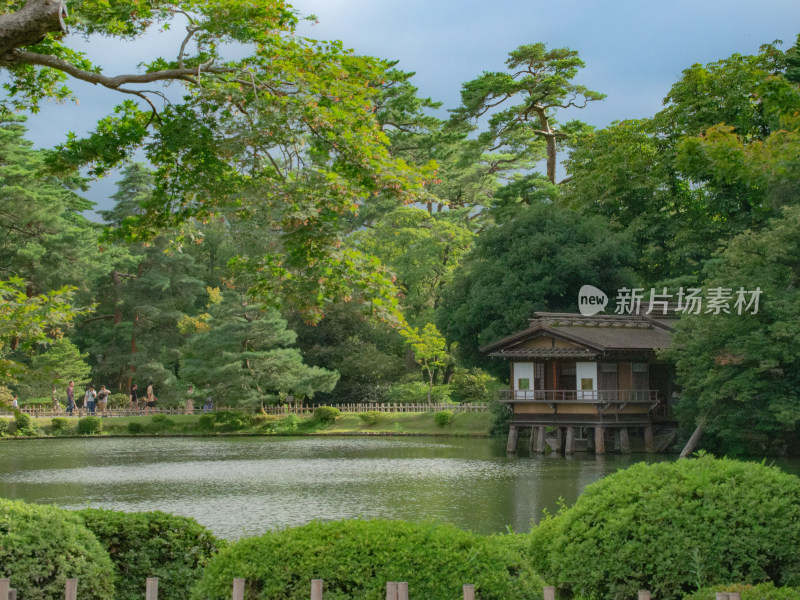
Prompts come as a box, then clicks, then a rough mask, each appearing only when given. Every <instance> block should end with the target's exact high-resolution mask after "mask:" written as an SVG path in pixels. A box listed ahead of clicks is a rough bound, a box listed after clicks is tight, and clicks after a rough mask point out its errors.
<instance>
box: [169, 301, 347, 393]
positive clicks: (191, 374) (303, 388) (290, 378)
mask: <svg viewBox="0 0 800 600" xmlns="http://www.w3.org/2000/svg"><path fill="white" fill-rule="evenodd" d="M211 298H212V300H211V302H210V305H209V307H208V313H207V316H204V318H203V319H201V320H200V321H194V322H192V321H189V320H185V321H184V322H183V332H184V333H185V334H187V335H189V336H190V337H189V340H188V342H187V344H186V347H185V350H184V356H183V359H182V368H181V377H182V378H183V379H184V380H185V381H186V382H187V383H192V384H194V385H195V386H197V387H198V388H200V390H201V393H203V394H206V393H210V394H212V395H213V397H214V398H215V399H217V400H218V401H224V402H225V403H228V404H233V405H242V406H258V405H259V404H264V403H267V402H270V401H276V400H277V399H278V398H279V397H282V396H285V395H292V396H294V397H295V398H297V399H298V400H302V399H304V398H313V397H314V394H315V393H317V392H330V391H331V390H332V389H333V388H334V386H335V385H336V382H337V381H338V379H339V374H338V373H336V372H334V371H328V370H325V369H322V368H319V367H314V366H308V365H306V364H304V362H303V357H302V355H301V354H300V351H299V350H298V349H297V348H291V347H290V346H292V344H294V341H295V339H296V337H297V336H296V334H295V333H294V332H293V331H290V330H289V329H287V327H286V321H285V320H284V319H282V318H281V316H280V315H279V314H278V313H277V312H276V311H274V310H267V311H265V310H262V309H261V308H259V307H258V306H257V305H254V304H252V303H250V302H248V301H247V299H246V298H245V297H243V296H242V295H241V294H239V293H237V292H225V293H224V294H219V293H218V291H214V290H211Z"/></svg>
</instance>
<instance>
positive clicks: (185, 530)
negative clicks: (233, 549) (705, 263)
mask: <svg viewBox="0 0 800 600" xmlns="http://www.w3.org/2000/svg"><path fill="white" fill-rule="evenodd" d="M77 514H78V515H79V516H80V517H81V518H82V519H83V522H84V524H85V525H86V527H87V528H88V529H89V530H90V531H92V533H94V535H95V536H97V539H99V540H100V543H101V544H102V545H104V546H105V547H106V548H107V550H108V552H109V554H110V555H111V560H112V561H113V562H114V570H115V572H116V576H117V595H116V596H115V598H116V600H140V599H141V598H144V595H145V583H146V581H147V578H148V577H158V578H159V583H158V593H159V596H158V597H159V599H161V600H183V599H185V598H188V597H189V591H190V590H191V587H192V585H193V584H194V583H195V582H196V581H197V580H198V579H199V578H200V575H201V573H202V570H203V568H204V567H205V566H206V564H208V561H209V560H210V559H211V557H212V556H214V555H215V554H216V553H217V552H218V551H219V549H220V548H221V547H223V546H225V545H226V543H225V542H224V541H222V540H218V539H217V538H215V537H214V535H213V534H212V533H211V532H210V531H209V530H208V529H206V528H205V527H203V526H202V525H200V524H199V523H198V522H197V521H195V520H194V519H191V518H189V517H180V516H176V515H170V514H167V513H164V512H160V511H153V512H140V513H124V512H116V511H113V510H103V509H94V508H90V509H86V510H82V511H79V512H78V513H77Z"/></svg>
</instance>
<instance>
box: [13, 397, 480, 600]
mask: <svg viewBox="0 0 800 600" xmlns="http://www.w3.org/2000/svg"><path fill="white" fill-rule="evenodd" d="M319 406H322V405H320V404H284V405H281V406H265V407H264V411H265V412H266V413H267V414H268V415H289V414H294V415H311V414H314V409H316V408H318V407H319ZM332 406H335V407H336V408H338V409H339V410H340V411H342V412H343V413H361V412H367V411H370V410H374V411H378V412H385V413H421V412H439V411H441V410H452V411H453V412H486V411H487V410H488V406H487V405H486V404H425V403H415V404H398V403H386V402H384V403H373V402H357V403H349V404H335V405H332ZM212 410H213V412H218V411H240V412H252V411H253V409H252V408H241V407H233V406H221V407H216V408H214V409H205V408H203V407H199V408H195V409H194V410H191V411H187V410H186V409H185V408H151V409H149V410H146V409H144V408H141V407H140V408H138V409H131V408H116V409H107V410H106V411H105V412H102V413H101V412H100V411H99V410H95V412H94V414H95V416H99V415H103V416H106V417H130V416H135V415H156V414H158V415H188V414H195V415H200V414H203V413H206V412H212ZM19 411H20V412H22V413H25V414H27V415H30V416H32V417H37V418H38V417H42V418H49V417H65V416H70V415H69V414H68V413H66V412H64V411H54V410H53V409H52V408H44V407H40V406H38V407H22V408H20V409H19ZM87 414H88V412H87V411H86V409H85V408H76V409H75V410H74V411H73V412H72V416H76V417H84V416H86V415H87ZM0 415H5V416H13V413H10V412H8V411H6V412H5V413H3V412H0ZM0 600H2V598H0Z"/></svg>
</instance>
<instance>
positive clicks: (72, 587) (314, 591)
mask: <svg viewBox="0 0 800 600" xmlns="http://www.w3.org/2000/svg"><path fill="white" fill-rule="evenodd" d="M246 583H247V582H246V580H244V579H238V578H237V579H234V580H233V585H232V588H231V598H232V599H233V600H244V597H245V586H246ZM324 583H325V582H324V581H323V580H322V579H312V580H311V589H310V590H309V591H310V594H309V598H310V600H322V592H323V587H324ZM462 594H463V600H475V586H474V585H472V584H469V583H467V584H464V586H463V587H462ZM408 596H409V590H408V582H406V581H387V582H386V600H408ZM555 597H556V588H555V587H554V586H551V585H548V586H544V587H543V588H542V598H543V599H544V600H555ZM6 598H8V600H17V591H16V590H15V589H12V588H11V580H10V579H0V600H6ZM64 599H65V600H77V599H78V580H77V579H67V581H66V583H65V585H64ZM716 599H717V600H740V595H739V592H728V593H722V592H717V593H716ZM145 600H158V577H148V578H147V581H146V583H145ZM637 600H650V592H649V591H648V590H639V591H638V592H637Z"/></svg>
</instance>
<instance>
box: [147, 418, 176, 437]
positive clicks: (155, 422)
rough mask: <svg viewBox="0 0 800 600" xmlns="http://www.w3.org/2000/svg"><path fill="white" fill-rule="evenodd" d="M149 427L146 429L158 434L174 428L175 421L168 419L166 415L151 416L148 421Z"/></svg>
mask: <svg viewBox="0 0 800 600" xmlns="http://www.w3.org/2000/svg"><path fill="white" fill-rule="evenodd" d="M150 425H151V427H149V428H148V429H151V430H153V431H155V432H156V433H160V432H163V431H168V430H170V429H172V428H173V427H174V426H175V421H173V420H172V419H170V418H169V417H168V416H167V415H153V417H152V418H151V419H150Z"/></svg>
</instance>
